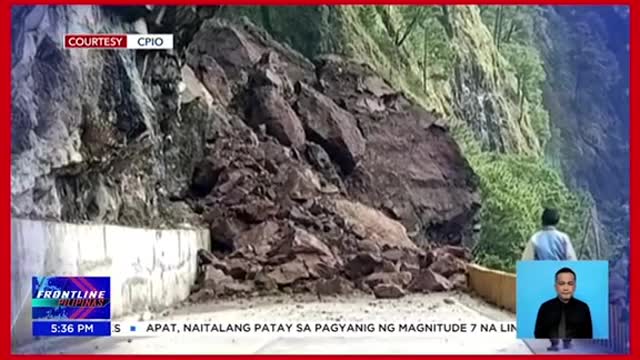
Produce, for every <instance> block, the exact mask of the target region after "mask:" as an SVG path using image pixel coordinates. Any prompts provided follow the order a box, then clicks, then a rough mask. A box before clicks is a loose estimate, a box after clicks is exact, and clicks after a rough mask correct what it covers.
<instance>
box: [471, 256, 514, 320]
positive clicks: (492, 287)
mask: <svg viewBox="0 0 640 360" xmlns="http://www.w3.org/2000/svg"><path fill="white" fill-rule="evenodd" d="M467 268H468V270H469V273H468V283H469V288H470V290H471V291H473V292H474V293H476V294H477V295H479V296H480V297H482V298H483V299H484V300H486V301H487V302H489V303H491V304H493V305H496V306H499V307H501V308H504V309H507V310H509V311H512V312H515V311H516V275H515V274H510V273H506V272H504V271H497V270H491V269H488V268H485V267H482V266H479V265H476V264H469V265H468V267H467Z"/></svg>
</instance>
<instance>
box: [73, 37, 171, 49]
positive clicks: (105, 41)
mask: <svg viewBox="0 0 640 360" xmlns="http://www.w3.org/2000/svg"><path fill="white" fill-rule="evenodd" d="M64 47H65V49H137V50H163V49H173V34H68V35H65V36H64Z"/></svg>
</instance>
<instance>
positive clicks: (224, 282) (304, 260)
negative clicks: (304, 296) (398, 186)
mask: <svg viewBox="0 0 640 360" xmlns="http://www.w3.org/2000/svg"><path fill="white" fill-rule="evenodd" d="M362 242H363V245H362V247H363V248H367V247H369V248H370V249H369V250H368V251H367V250H360V251H358V252H357V253H355V254H353V255H349V256H345V257H343V258H342V257H336V256H334V255H333V254H331V252H330V251H328V248H327V247H326V246H325V245H324V244H323V243H322V242H321V241H319V240H318V238H316V237H315V236H313V235H311V234H309V233H307V232H306V231H304V230H301V229H296V230H294V231H293V232H292V233H290V235H289V236H288V237H287V238H282V239H280V244H281V246H279V247H278V248H277V249H274V250H275V253H272V254H273V258H270V259H264V258H263V259H262V261H260V260H259V259H258V258H251V257H245V256H243V255H241V254H240V253H237V254H234V255H232V256H229V257H225V258H223V259H219V258H218V257H216V256H215V255H213V254H211V253H210V252H208V251H206V250H200V253H199V259H200V264H201V265H200V277H199V280H198V283H197V284H196V285H195V286H194V289H193V291H194V293H193V294H192V296H191V297H190V300H191V301H194V302H197V301H202V300H205V299H209V298H213V297H230V296H261V295H271V294H274V293H277V292H288V293H295V292H312V293H316V294H317V295H318V296H332V295H347V294H350V293H353V292H356V291H360V292H365V293H370V294H373V295H375V297H377V298H399V297H402V296H404V295H405V294H406V293H407V292H414V293H428V292H435V291H449V290H453V289H457V290H465V289H466V286H467V280H466V262H467V261H469V260H470V258H469V253H468V251H467V250H466V249H464V248H462V247H456V246H450V245H447V246H444V247H441V248H437V249H435V250H430V251H423V250H419V249H415V248H401V247H391V246H389V245H384V246H383V247H382V248H380V247H378V246H377V245H376V244H375V243H373V242H368V241H366V240H363V241H362ZM274 258H280V259H285V260H284V262H282V263H278V261H274V260H272V259H274Z"/></svg>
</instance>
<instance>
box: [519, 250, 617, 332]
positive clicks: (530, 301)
mask: <svg viewBox="0 0 640 360" xmlns="http://www.w3.org/2000/svg"><path fill="white" fill-rule="evenodd" d="M563 267H568V268H570V269H571V270H573V271H574V272H575V273H576V292H575V295H574V297H575V298H576V299H578V300H582V301H584V302H585V303H587V304H588V305H589V309H590V310H591V321H592V323H593V338H594V339H606V338H608V337H609V264H608V263H607V262H606V261H583V260H581V261H519V262H518V263H517V264H516V327H517V337H518V338H519V339H533V338H534V335H533V332H534V328H535V324H536V317H537V315H538V309H539V308H540V305H542V303H543V302H545V301H547V300H550V299H552V298H554V297H556V296H557V294H556V290H555V274H556V271H558V270H560V269H561V268H563Z"/></svg>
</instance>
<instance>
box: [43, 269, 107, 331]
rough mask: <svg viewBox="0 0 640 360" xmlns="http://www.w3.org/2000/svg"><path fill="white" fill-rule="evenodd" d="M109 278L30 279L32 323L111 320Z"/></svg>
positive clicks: (60, 277)
mask: <svg viewBox="0 0 640 360" xmlns="http://www.w3.org/2000/svg"><path fill="white" fill-rule="evenodd" d="M110 300H111V279H110V278H109V277H79V276H54V277H37V276H34V277H33V278H32V289H31V307H32V317H31V318H32V319H33V320H44V319H47V320H80V319H102V320H109V319H111V303H110Z"/></svg>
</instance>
